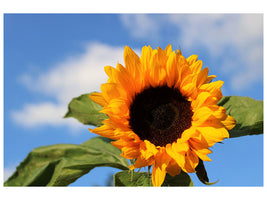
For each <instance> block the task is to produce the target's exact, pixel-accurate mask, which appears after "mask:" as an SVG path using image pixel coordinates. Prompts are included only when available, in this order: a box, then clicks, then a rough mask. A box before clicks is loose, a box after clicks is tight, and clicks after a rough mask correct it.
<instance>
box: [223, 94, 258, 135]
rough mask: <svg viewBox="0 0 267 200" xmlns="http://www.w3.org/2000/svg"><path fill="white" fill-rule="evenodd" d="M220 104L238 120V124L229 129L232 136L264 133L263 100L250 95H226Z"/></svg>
mask: <svg viewBox="0 0 267 200" xmlns="http://www.w3.org/2000/svg"><path fill="white" fill-rule="evenodd" d="M218 105H219V106H223V107H224V108H226V113H227V114H229V115H231V116H232V117H234V118H235V120H236V126H235V127H234V128H233V129H232V130H230V131H229V133H230V137H232V138H233V137H240V136H245V135H257V134H262V133H263V101H259V100H258V101H257V100H254V99H252V98H250V97H240V96H226V97H223V98H222V99H221V100H220V101H219V102H218Z"/></svg>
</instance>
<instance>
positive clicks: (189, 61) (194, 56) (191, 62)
mask: <svg viewBox="0 0 267 200" xmlns="http://www.w3.org/2000/svg"><path fill="white" fill-rule="evenodd" d="M197 58H198V56H197V55H191V56H189V57H188V58H187V59H186V60H187V62H188V64H189V65H192V64H193V63H194V62H196V61H197Z"/></svg>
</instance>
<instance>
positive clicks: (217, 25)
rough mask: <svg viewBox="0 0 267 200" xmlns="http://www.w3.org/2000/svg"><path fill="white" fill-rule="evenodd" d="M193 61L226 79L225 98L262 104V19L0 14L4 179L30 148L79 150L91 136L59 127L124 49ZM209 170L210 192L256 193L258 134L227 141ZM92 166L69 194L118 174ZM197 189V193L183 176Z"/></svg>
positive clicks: (80, 128)
mask: <svg viewBox="0 0 267 200" xmlns="http://www.w3.org/2000/svg"><path fill="white" fill-rule="evenodd" d="M168 44H172V46H173V49H178V48H179V47H181V49H182V53H183V55H184V56H185V57H188V56H190V55H191V54H197V55H198V56H199V59H200V60H202V61H203V66H204V67H206V66H207V67H209V69H210V74H214V75H217V78H216V79H217V80H223V81H225V83H224V86H223V88H222V91H223V94H224V95H226V96H227V95H239V96H249V97H252V98H254V99H257V100H263V15H257V14H246V15H244V14H243V15H240V14H236V15H230V14H227V15H223V14H221V15H212V14H208V15H196V14H195V15H190V14H186V15H170V14H167V15H143V14H139V15H134V14H131V15H127V14H123V15H115V14H76V15H75V14H59V15H55V14H38V15H36V14H5V15H4V173H5V177H8V176H9V175H11V173H12V172H13V171H14V170H15V167H16V166H17V165H18V164H19V163H20V162H21V161H22V160H23V159H24V158H25V157H26V156H27V154H28V153H29V152H30V151H31V150H32V149H33V148H36V147H39V146H42V145H51V144H57V143H72V144H80V143H82V142H84V141H86V140H88V139H90V138H92V137H94V136H96V135H94V134H93V133H90V132H89V131H88V127H89V126H84V125H82V124H80V123H79V122H77V121H76V120H75V119H62V116H64V114H65V113H66V111H67V104H68V103H69V101H70V100H71V99H72V98H73V97H76V96H79V95H80V94H83V93H88V92H91V91H99V89H100V84H101V83H104V82H105V81H106V80H107V77H106V75H105V73H104V69H103V68H104V66H106V65H111V66H115V65H116V63H117V62H120V63H122V64H123V49H124V47H125V45H127V46H130V47H131V48H132V49H134V50H135V51H136V52H138V53H139V54H140V51H141V48H142V46H144V45H151V46H152V47H153V48H157V47H158V46H160V47H162V48H165V47H166V46H167V45H168ZM223 143H224V144H216V145H215V146H214V147H212V148H211V149H212V151H213V154H211V155H210V157H211V159H212V160H213V161H212V162H209V163H207V162H206V169H207V172H208V175H209V177H210V181H216V180H217V179H219V182H218V183H217V184H216V185H215V186H262V185H263V135H259V136H246V137H240V138H234V139H227V140H225V141H224V142H223ZM117 171H118V170H115V169H112V168H97V169H94V170H92V171H91V172H90V173H89V174H88V175H85V176H84V177H82V178H81V179H79V180H78V181H76V182H75V183H73V184H72V185H73V186H86V185H105V183H106V181H107V178H106V177H107V176H109V175H111V174H113V173H114V172H117ZM190 175H191V177H192V179H193V181H194V184H195V185H196V186H203V184H202V183H200V182H199V181H198V180H197V178H196V176H195V174H190Z"/></svg>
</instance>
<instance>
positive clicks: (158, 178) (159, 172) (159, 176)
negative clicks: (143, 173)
mask: <svg viewBox="0 0 267 200" xmlns="http://www.w3.org/2000/svg"><path fill="white" fill-rule="evenodd" d="M161 150H162V151H159V152H158V153H157V155H156V157H155V164H154V165H153V170H152V183H153V186H161V185H162V183H163V182H164V179H165V176H166V168H167V166H168V164H169V162H170V161H171V157H170V156H169V155H168V154H167V153H166V151H165V150H164V149H161Z"/></svg>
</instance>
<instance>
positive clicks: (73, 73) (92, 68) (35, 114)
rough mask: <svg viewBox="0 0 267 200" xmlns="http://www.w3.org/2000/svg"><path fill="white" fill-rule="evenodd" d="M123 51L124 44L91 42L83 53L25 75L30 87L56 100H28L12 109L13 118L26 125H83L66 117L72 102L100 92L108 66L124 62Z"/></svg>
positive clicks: (26, 82)
mask: <svg viewBox="0 0 267 200" xmlns="http://www.w3.org/2000/svg"><path fill="white" fill-rule="evenodd" d="M123 51H124V47H113V46H109V45H106V44H102V43H90V44H88V45H87V46H86V49H85V53H83V54H82V55H78V56H75V57H71V58H66V59H65V60H64V61H62V62H61V63H58V64H56V65H54V66H53V67H52V68H51V69H50V70H48V71H46V72H42V73H41V74H39V75H34V74H31V73H28V74H24V75H22V76H21V77H19V79H20V81H21V82H22V83H23V84H24V85H25V86H26V87H27V88H28V89H29V90H31V91H32V92H33V93H36V94H38V95H40V94H42V95H43V96H44V97H45V96H47V97H49V98H52V99H54V100H55V101H53V102H50V101H43V102H39V103H28V104H26V105H24V107H23V108H22V109H21V110H13V111H12V112H11V116H12V118H13V120H14V121H15V122H16V123H17V124H19V125H21V126H24V127H36V126H41V125H50V126H63V125H64V126H70V127H72V128H79V127H83V126H81V125H80V123H79V122H78V121H77V120H76V119H72V118H68V119H63V118H62V117H63V116H64V115H65V114H66V112H67V106H68V103H69V102H70V101H71V99H72V98H74V97H77V96H80V95H81V94H84V93H89V92H92V91H100V85H101V84H102V83H105V82H106V81H107V75H106V74H105V72H104V67H105V66H107V65H111V66H113V67H116V65H117V62H119V63H121V64H124V62H123ZM55 102H56V103H55Z"/></svg>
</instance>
